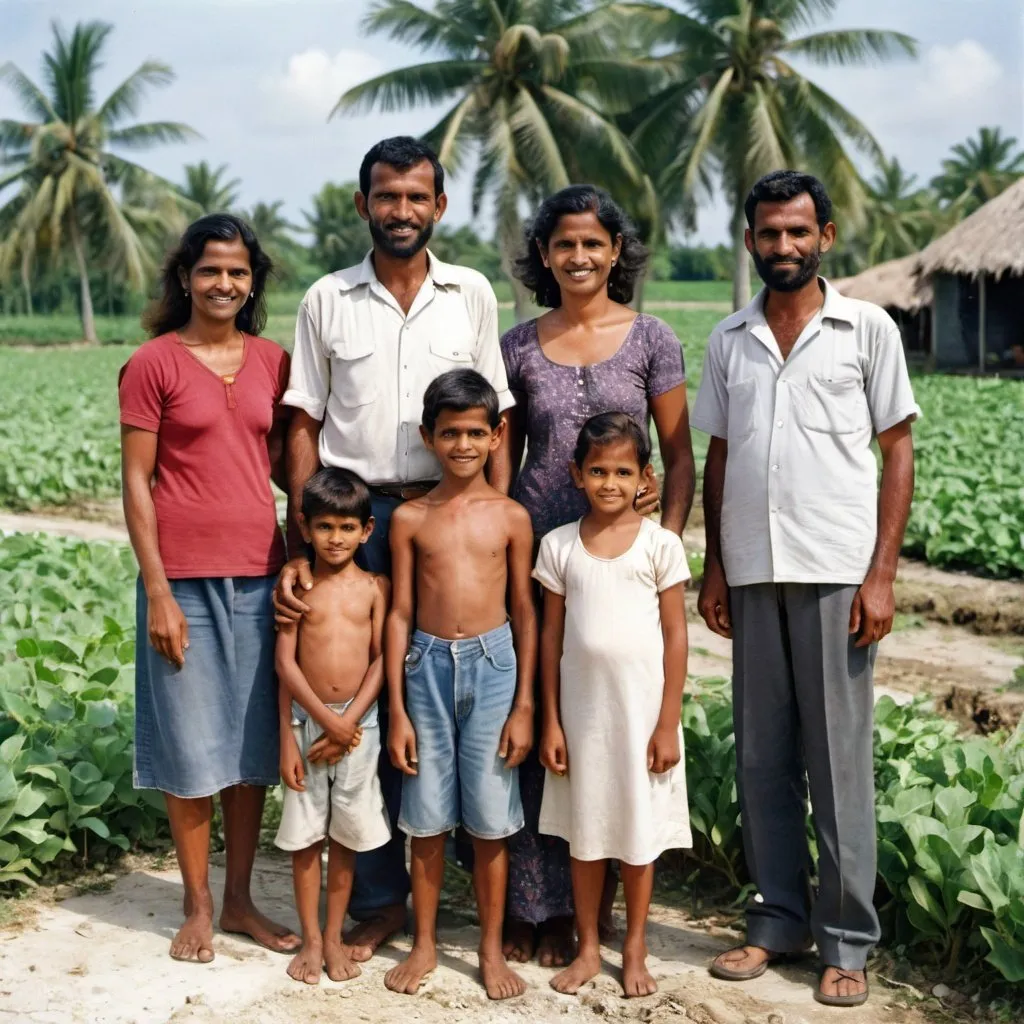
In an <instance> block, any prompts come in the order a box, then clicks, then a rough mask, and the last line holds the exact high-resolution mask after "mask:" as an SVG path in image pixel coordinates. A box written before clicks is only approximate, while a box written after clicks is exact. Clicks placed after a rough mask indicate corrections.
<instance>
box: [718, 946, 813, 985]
mask: <svg viewBox="0 0 1024 1024" xmlns="http://www.w3.org/2000/svg"><path fill="white" fill-rule="evenodd" d="M753 948H758V949H761V948H763V947H760V946H759V947H754V946H753V945H752V944H751V943H749V942H744V943H743V944H742V945H740V946H733V947H732V949H727V950H726V951H725V952H724V953H719V954H718V956H716V957H715V959H714V960H712V961H711V966H710V967H709V968H708V971H710V973H711V976H712V977H713V978H718V979H720V980H721V981H753V980H754V979H755V978H760V977H761V975H762V974H764V972H765V971H767V970H768V967H769V966H770V965H771V964H787V963H793V962H794V961H796V960H800V959H802V958H803V957H804V956H805V955H806V950H800V951H799V952H796V953H773V952H772V951H771V950H769V949H766V950H765V952H766V953H767V954H768V955H767V956H766V957H765V958H764V960H762V961H761V963H759V964H758V965H757V966H756V967H747V968H735V967H728V966H727V965H725V964H722V963H719V961H720V960H721V959H722V957H724V956H728V954H729V953H735V952H737V951H738V950H743V949H753Z"/></svg>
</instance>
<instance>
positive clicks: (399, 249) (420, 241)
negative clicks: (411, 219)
mask: <svg viewBox="0 0 1024 1024" xmlns="http://www.w3.org/2000/svg"><path fill="white" fill-rule="evenodd" d="M388 226H389V227H398V226H402V227H404V226H406V222H404V221H394V220H392V221H388ZM408 226H409V227H413V226H414V225H408ZM433 233H434V222H433V221H432V220H430V221H427V224H426V226H425V227H424V228H422V229H421V230H420V232H419V234H416V235H413V237H412V238H411V239H409V240H408V241H405V242H395V241H393V240H392V238H391V236H390V235H389V234H388V232H387V231H386V230H385V226H384V225H383V224H382V223H380V222H379V221H375V220H373V219H372V218H371V220H370V237H371V238H372V239H373V242H374V245H376V246H378V247H379V248H380V249H381V251H383V252H385V253H387V254H388V256H393V257H394V258H395V259H399V260H408V259H412V257H413V256H415V255H416V253H418V252H419V251H420V250H421V249H422V248H423V247H424V246H425V245H426V244H427V242H429V241H430V236H431V235H432V234H433Z"/></svg>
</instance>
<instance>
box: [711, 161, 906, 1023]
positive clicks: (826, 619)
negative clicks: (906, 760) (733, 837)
mask: <svg viewBox="0 0 1024 1024" xmlns="http://www.w3.org/2000/svg"><path fill="white" fill-rule="evenodd" d="M831 208H832V204H831V202H830V200H829V198H828V195H827V193H826V191H825V189H824V187H823V185H822V184H821V182H819V181H818V180H817V179H816V178H813V177H811V176H810V175H805V174H799V173H797V172H794V171H776V172H774V173H772V174H769V175H767V176H766V177H764V178H762V179H761V180H760V181H759V182H758V183H757V184H756V185H755V186H754V188H753V189H752V190H751V193H750V195H749V196H748V198H747V202H746V216H747V223H748V225H749V228H748V230H747V233H746V241H747V248H748V250H750V252H751V254H752V255H753V257H754V263H755V265H756V267H757V270H758V273H759V274H760V276H761V278H762V279H763V281H764V283H765V285H766V287H765V289H764V290H763V291H762V292H761V293H760V294H759V295H758V296H757V297H756V298H755V299H754V300H753V302H751V304H750V305H749V306H747V307H746V308H745V309H742V310H740V311H739V312H737V313H734V314H733V315H732V316H730V317H727V318H726V319H725V320H723V321H722V322H721V323H720V324H719V325H718V326H717V327H716V328H715V330H714V331H713V332H712V334H711V338H710V340H709V342H708V349H707V354H706V356H705V361H704V372H703V378H702V380H701V386H700V392H699V394H698V396H697V401H696V403H695V405H694V410H693V416H692V423H693V425H694V426H695V427H696V428H697V429H698V430H703V431H704V432H705V433H708V434H710V435H711V443H710V446H709V449H708V456H707V462H706V464H705V470H704V514H705V524H706V533H707V554H706V562H705V570H704V582H703V584H702V586H701V591H700V597H699V601H698V607H699V609H700V613H701V615H702V616H703V618H704V620H705V621H706V622H707V624H708V626H709V627H710V628H711V629H712V630H714V631H715V632H716V633H719V634H721V635H722V636H726V637H730V636H731V637H733V715H734V724H735V732H736V758H737V782H738V788H739V793H740V805H741V811H742V815H743V839H744V847H745V851H746V858H747V866H748V868H749V870H750V872H751V875H752V877H753V880H754V882H755V884H756V885H757V889H758V892H759V900H757V901H753V902H751V904H750V905H749V907H748V910H747V942H746V944H745V945H743V946H739V947H737V948H736V949H732V950H729V951H728V952H726V953H723V954H722V955H721V956H719V957H718V958H716V960H715V961H714V963H713V964H712V967H711V970H712V973H713V974H715V975H716V976H717V977H721V978H725V979H728V980H732V981H744V980H748V979H750V978H755V977H758V976H759V975H760V974H763V973H764V971H765V970H766V968H767V966H768V964H769V963H771V962H773V961H777V960H782V959H785V958H786V957H788V956H793V955H799V954H800V953H801V952H803V951H805V950H806V949H807V948H809V946H810V942H811V940H812V939H813V940H814V942H815V943H816V945H817V948H818V953H819V956H820V958H821V962H822V973H821V978H820V980H819V984H818V988H817V989H816V991H815V997H816V998H817V999H818V1000H819V1001H820V1002H825V1003H828V1004H829V1005H834V1006H856V1005H859V1004H860V1003H862V1002H864V1000H865V999H866V998H867V975H866V973H865V971H864V966H865V963H866V961H867V956H868V953H869V951H870V949H871V947H872V945H873V944H874V943H875V942H877V941H878V935H879V926H878V918H877V916H876V914H875V911H874V907H873V905H872V896H873V893H874V886H875V874H876V838H875V813H874V774H873V762H872V728H873V706H874V700H873V690H872V666H873V664H874V656H875V650H876V645H877V643H878V641H879V640H881V639H882V637H884V636H885V635H886V634H887V633H888V632H889V631H890V629H891V628H892V619H893V613H894V604H895V600H894V595H893V581H894V580H895V577H896V565H897V559H898V556H899V550H900V546H901V544H902V542H903V532H904V528H905V527H906V522H907V516H908V515H909V512H910V502H911V497H912V495H913V489H914V454H913V443H912V439H911V433H910V424H911V422H912V421H913V420H914V419H915V418H916V417H917V416H918V415H919V413H920V410H919V409H918V407H917V405H916V404H915V402H914V396H913V393H912V391H911V387H910V380H909V377H908V375H907V369H906V362H905V359H904V355H903V346H902V341H901V338H900V333H899V330H898V328H897V327H896V325H895V324H894V323H893V321H892V320H891V319H890V318H889V316H888V315H887V314H886V313H885V312H884V311H883V310H882V309H880V308H879V307H877V306H874V305H872V304H871V303H867V302H859V301H856V300H853V299H847V298H844V297H843V296H841V295H840V294H839V293H838V292H836V291H835V289H833V288H832V287H831V286H830V285H829V284H828V283H827V282H826V281H825V280H824V279H822V278H820V277H819V276H818V266H819V263H820V260H821V255H822V254H823V253H825V252H827V251H828V250H829V249H830V248H831V247H832V244H833V242H834V240H835V234H836V227H835V224H833V223H832V222H831V220H830V217H831ZM873 439H874V440H877V443H878V448H879V450H880V451H881V455H882V474H881V484H880V486H879V485H878V484H877V483H876V480H877V475H878V474H877V463H876V460H875V455H874V452H873V451H872V448H871V442H872V440H873ZM808 783H809V785H810V795H811V802H812V805H813V808H814V824H815V828H816V830H817V835H818V851H819V858H818V883H819V891H818V896H817V899H816V900H814V901H813V903H812V900H811V886H810V880H811V871H812V865H811V861H810V854H809V851H808V847H807V840H806V830H805V822H806V814H807V807H806V803H807V789H808Z"/></svg>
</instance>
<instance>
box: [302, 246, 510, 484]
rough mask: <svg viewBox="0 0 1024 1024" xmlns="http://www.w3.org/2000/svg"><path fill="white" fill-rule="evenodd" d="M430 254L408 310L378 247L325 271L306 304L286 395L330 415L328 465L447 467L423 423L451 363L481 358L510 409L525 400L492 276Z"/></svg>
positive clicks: (427, 475)
mask: <svg viewBox="0 0 1024 1024" xmlns="http://www.w3.org/2000/svg"><path fill="white" fill-rule="evenodd" d="M427 260H428V264H427V267H428V269H427V276H426V279H425V280H424V282H423V285H422V287H421V288H420V290H419V292H418V293H417V295H416V298H415V299H414V300H413V303H412V305H411V306H410V307H409V313H408V315H406V314H405V313H403V312H402V307H401V306H399V304H398V301H397V300H396V299H395V297H394V296H393V295H392V294H391V293H390V292H389V291H388V290H387V289H386V288H385V287H384V286H383V285H382V284H381V283H380V281H378V280H377V274H376V271H375V270H374V266H373V260H372V259H371V256H370V254H367V256H366V259H364V260H363V262H362V263H361V264H359V265H358V266H354V267H349V268H347V269H346V270H338V271H336V272H335V273H333V274H328V275H327V276H326V277H322V278H321V279H320V280H319V281H317V282H316V284H314V285H313V287H312V288H310V289H309V291H308V292H307V293H306V295H305V297H304V298H303V300H302V305H301V306H300V307H299V316H298V321H297V322H296V325H295V349H294V351H293V353H292V368H291V377H290V379H289V381H288V390H287V391H286V392H285V395H284V398H283V399H282V401H283V402H284V404H285V405H291V406H296V407H297V408H299V409H304V410H305V411H306V412H307V413H309V415H310V416H312V417H313V418H314V419H317V420H322V421H323V427H322V429H321V431H320V461H321V463H323V465H325V466H341V467H343V468H345V469H350V470H352V472H354V473H358V474H359V476H361V477H362V478H363V479H364V480H365V481H366V482H367V483H369V484H401V483H409V482H411V481H419V480H435V479H437V478H439V477H440V475H441V474H440V468H439V466H438V462H437V459H436V458H435V457H434V456H433V455H432V454H431V453H430V452H429V451H427V449H426V448H425V447H424V445H423V441H422V439H421V438H420V433H419V427H420V420H421V418H422V415H423V393H424V391H426V389H427V385H428V384H430V382H431V381H432V380H433V379H434V378H435V377H437V376H438V375H439V374H442V373H444V372H445V371H446V370H452V369H455V368H457V367H471V368H472V369H475V370H477V371H478V372H479V373H481V374H482V375H483V376H484V377H486V378H487V379H488V380H489V381H490V382H491V384H492V385H493V386H494V390H495V391H497V392H498V404H499V407H500V408H501V409H507V408H509V407H510V406H512V405H514V404H515V401H514V399H513V398H512V394H511V392H510V391H509V390H508V381H507V378H506V376H505V364H504V363H503V362H502V358H501V348H500V346H499V344H498V303H497V300H496V299H495V297H494V290H493V289H492V288H491V285H490V283H489V282H488V280H487V278H485V277H484V276H483V275H482V274H480V273H478V272H477V271H475V270H470V269H469V268H467V267H458V266H453V265H452V264H450V263H442V262H441V261H440V260H439V259H437V258H436V257H435V256H434V255H433V254H431V253H430V252H429V251H428V253H427Z"/></svg>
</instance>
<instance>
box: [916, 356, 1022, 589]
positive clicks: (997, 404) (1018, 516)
mask: <svg viewBox="0 0 1024 1024" xmlns="http://www.w3.org/2000/svg"><path fill="white" fill-rule="evenodd" d="M914 389H915V392H916V394H917V399H918V402H919V404H920V406H921V410H922V413H923V416H922V419H921V422H920V424H918V425H917V426H916V427H915V429H914V436H915V447H916V449H917V459H916V464H917V486H916V488H915V493H914V505H913V509H912V511H911V515H910V522H909V524H908V527H907V538H906V544H905V549H906V551H907V552H908V553H910V554H913V555H916V556H917V557H920V558H925V559H926V560H927V561H929V562H932V563H933V564H935V565H948V566H955V567H960V568H977V569H982V570H983V571H985V572H986V573H988V574H990V575H993V576H1024V381H1016V380H979V379H975V378H969V377H939V376H922V377H918V378H917V379H916V380H915V381H914Z"/></svg>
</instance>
